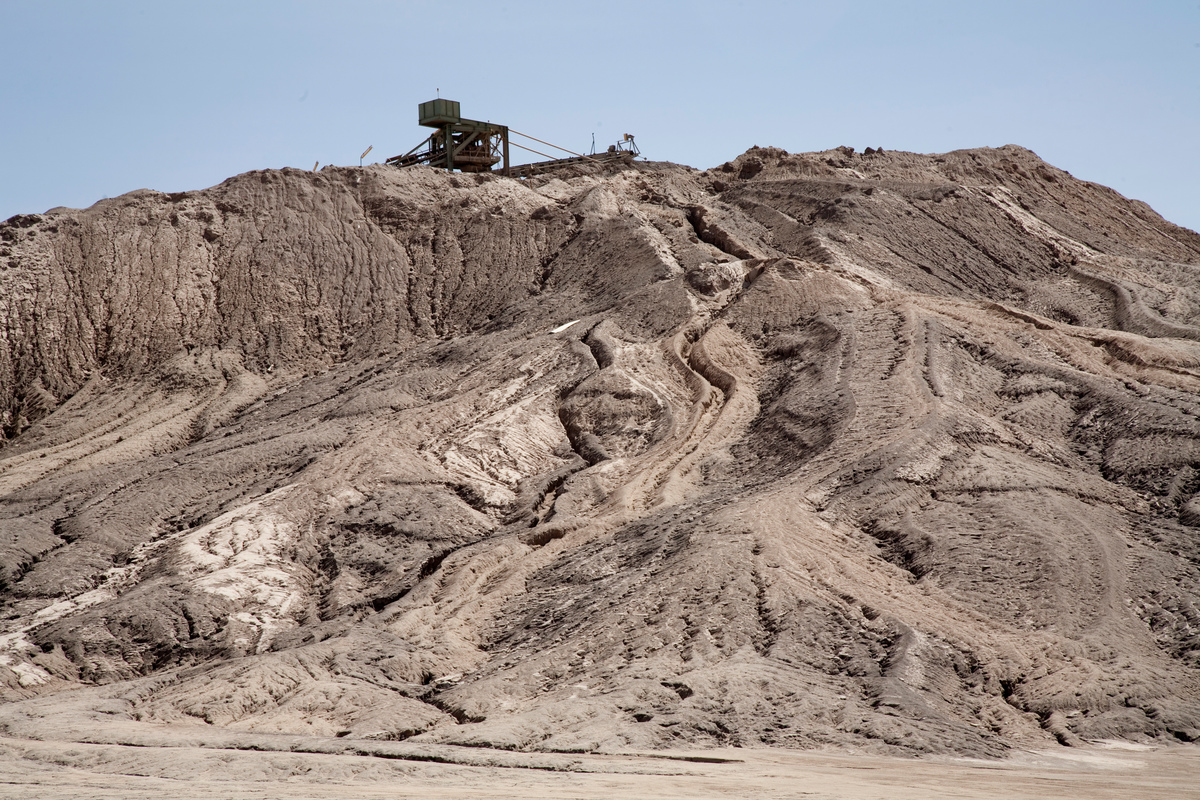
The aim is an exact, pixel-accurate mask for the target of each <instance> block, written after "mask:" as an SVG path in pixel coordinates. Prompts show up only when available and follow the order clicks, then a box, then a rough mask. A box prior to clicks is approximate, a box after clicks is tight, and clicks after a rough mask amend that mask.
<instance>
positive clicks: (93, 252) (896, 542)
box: [0, 147, 1200, 754]
mask: <svg viewBox="0 0 1200 800" xmlns="http://www.w3.org/2000/svg"><path fill="white" fill-rule="evenodd" d="M0 233H2V235H3V238H4V252H3V253H2V254H0V257H2V258H5V259H7V262H6V263H7V264H8V268H7V269H5V270H3V271H0V322H2V323H3V324H2V325H0V329H2V330H3V331H4V338H3V340H2V342H0V344H2V345H3V346H2V347H0V409H2V411H0V413H3V415H4V426H5V433H6V435H7V436H9V437H10V440H9V441H8V442H7V444H6V445H5V446H4V449H3V450H0V530H2V531H3V536H0V558H2V562H3V567H4V576H5V584H4V587H5V588H4V591H5V600H6V606H5V611H6V614H5V616H6V619H5V622H4V624H5V626H6V633H5V635H4V638H3V639H0V648H2V654H0V659H2V660H3V662H4V664H3V667H2V668H0V681H3V684H4V686H5V689H4V690H3V691H4V692H5V697H6V699H7V700H8V701H9V702H8V704H7V705H4V706H0V722H3V724H5V725H6V726H7V728H8V730H9V731H10V732H12V733H14V734H17V735H48V736H71V735H74V736H77V737H92V738H96V737H100V738H103V737H106V736H107V737H115V736H122V737H129V736H131V735H133V734H131V731H133V730H153V731H158V734H156V735H160V736H167V735H168V733H167V732H168V731H171V730H176V731H182V732H184V733H183V734H181V735H189V734H187V733H186V732H187V731H189V730H197V729H209V730H215V729H216V728H221V729H231V730H236V731H246V732H258V733H260V734H263V735H266V734H269V733H289V734H296V733H312V734H317V735H331V734H334V733H339V734H342V733H345V735H350V736H354V737H375V738H383V739H400V738H413V737H419V739H418V740H419V741H423V740H433V741H445V742H458V743H465V744H491V745H499V746H503V747H515V748H548V749H580V748H583V749H612V748H620V747H625V746H629V745H631V744H632V745H636V746H664V745H670V744H673V743H700V744H704V743H711V744H751V743H755V742H764V743H768V744H782V745H792V746H811V745H816V744H839V745H853V746H878V747H882V748H899V749H901V750H905V751H909V752H924V751H935V752H940V751H957V752H965V753H976V754H997V753H1000V752H1002V751H1003V750H1004V748H1005V747H1007V746H1010V745H1012V744H1014V743H1018V742H1029V741H1035V740H1039V739H1043V738H1045V739H1050V737H1054V738H1057V739H1058V740H1059V741H1061V742H1063V743H1073V742H1076V741H1078V740H1080V739H1101V738H1108V737H1113V736H1124V737H1132V738H1143V737H1168V738H1170V737H1174V738H1181V739H1195V738H1197V737H1200V682H1198V677H1200V675H1198V672H1197V670H1198V668H1200V643H1198V641H1197V633H1196V631H1197V630H1198V628H1200V614H1198V613H1197V609H1196V603H1197V598H1198V597H1200V571H1198V565H1200V546H1198V545H1197V543H1196V542H1197V537H1196V528H1195V527H1194V526H1195V525H1197V524H1200V510H1198V508H1200V506H1198V505H1197V504H1200V499H1196V495H1197V492H1200V475H1198V473H1197V468H1198V467H1197V465H1198V464H1200V421H1198V415H1200V401H1198V400H1197V398H1198V397H1200V394H1198V389H1200V343H1198V342H1197V334H1198V331H1200V327H1198V326H1200V280H1198V279H1197V270H1198V269H1200V267H1198V266H1197V264H1198V263H1200V237H1198V236H1197V235H1196V234H1194V233H1192V232H1190V231H1186V230H1184V229H1180V228H1177V227H1175V226H1172V225H1170V224H1169V223H1167V222H1165V221H1164V220H1162V219H1161V218H1159V217H1157V216H1156V215H1154V214H1153V212H1151V211H1150V210H1149V209H1148V208H1146V207H1145V206H1143V205H1140V204H1137V203H1134V202H1131V201H1128V200H1125V199H1124V198H1121V197H1120V196H1119V195H1116V194H1115V193H1113V192H1111V191H1110V190H1107V189H1104V188H1103V187H1097V186H1094V185H1092V184H1086V183H1082V182H1080V181H1077V180H1075V179H1073V178H1071V177H1070V176H1069V175H1067V174H1066V173H1063V172H1061V171H1059V170H1055V169H1054V168H1053V167H1050V166H1048V165H1046V164H1044V163H1042V162H1041V161H1040V160H1038V159H1037V158H1036V157H1035V156H1034V155H1033V154H1032V153H1029V152H1028V151H1025V150H1021V149H1020V148H1015V147H1006V148H1000V149H998V150H978V151H963V152H958V153H949V154H945V155H943V156H918V155H914V154H905V153H874V152H872V153H869V154H866V155H858V154H855V153H853V152H852V151H849V149H848V148H844V149H840V150H836V151H829V152H827V153H820V154H808V155H789V154H787V153H784V152H783V151H779V150H774V149H766V150H764V149H758V148H756V149H753V150H751V151H749V152H748V153H746V154H745V155H743V156H741V157H739V158H738V159H737V160H735V161H734V162H731V163H730V164H727V165H723V166H722V167H720V168H717V169H715V170H711V171H708V172H704V173H700V172H696V171H694V170H690V169H687V168H684V167H678V166H674V165H666V164H643V165H638V166H637V167H636V168H635V169H628V170H624V171H615V172H609V173H602V172H587V171H581V172H580V173H578V174H575V175H571V176H566V177H559V178H556V179H547V178H541V179H535V180H532V181H528V182H518V181H514V180H509V179H503V178H499V177H492V176H481V177H477V178H476V177H469V176H449V175H444V174H440V173H436V172H433V171H431V170H425V169H413V170H407V171H392V170H389V169H386V168H368V169H365V170H360V169H340V170H338V169H326V170H323V171H322V172H320V173H316V174H311V173H304V172H299V171H290V170H285V171H283V172H263V173H250V174H247V175H243V176H239V177H237V178H234V179H231V180H230V181H227V182H226V183H225V184H222V185H221V186H218V187H214V188H213V189H209V190H205V191H203V192H194V193H187V194H183V195H173V196H167V195H161V194H157V193H152V192H141V193H135V194H133V195H128V196H125V197H123V198H118V199H116V200H112V201H105V202H104V203H101V204H98V205H97V206H95V207H93V208H92V209H88V210H86V211H70V210H65V209H59V210H55V211H53V212H50V213H48V214H47V215H41V216H39V215H31V216H28V217H22V218H14V220H10V221H9V222H7V223H5V225H4V228H3V231H2V232H0ZM81 685H82V686H83V688H77V687H80V686H81ZM64 692H69V693H66V694H64ZM97 720H101V721H103V722H98V721H97ZM139 721H140V722H139ZM147 722H149V723H171V724H172V725H174V726H177V727H174V728H171V727H168V728H162V727H152V728H146V727H145V726H144V725H143V726H141V727H139V725H140V724H141V723H147ZM196 726H199V728H196ZM72 731H74V733H72ZM106 731H107V733H106ZM347 732H348V733H347ZM138 735H144V734H138ZM122 740H124V739H122Z"/></svg>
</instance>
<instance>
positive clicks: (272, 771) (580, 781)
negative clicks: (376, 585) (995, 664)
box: [0, 739, 1200, 800]
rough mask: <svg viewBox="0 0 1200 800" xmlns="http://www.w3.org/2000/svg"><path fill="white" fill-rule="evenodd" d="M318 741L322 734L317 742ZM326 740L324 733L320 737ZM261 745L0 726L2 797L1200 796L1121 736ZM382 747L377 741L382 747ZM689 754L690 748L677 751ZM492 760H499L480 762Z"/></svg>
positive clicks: (1184, 769)
mask: <svg viewBox="0 0 1200 800" xmlns="http://www.w3.org/2000/svg"><path fill="white" fill-rule="evenodd" d="M325 744H326V746H329V745H330V744H331V743H325ZM332 749H333V750H336V749H337V748H336V747H332ZM355 749H356V748H354V747H350V748H347V750H348V751H349V752H345V753H341V754H337V755H334V754H314V753H292V752H280V753H262V752H249V751H230V750H217V751H214V750H209V749H200V748H195V747H182V748H173V749H170V750H164V749H160V748H136V749H131V748H127V747H121V746H119V745H80V744H67V743H61V742H29V741H23V740H5V739H0V773H2V774H3V776H4V777H3V779H0V797H2V798H39V800H59V798H61V799H62V800H92V799H95V800H110V799H111V800H141V799H142V798H145V799H146V800H152V799H153V800H157V798H161V797H164V796H166V797H173V798H180V800H190V798H241V799H244V800H254V799H255V798H262V799H263V800H268V799H270V800H276V799H278V800H289V799H291V798H328V799H329V800H336V799H337V798H347V800H349V799H350V798H354V800H360V799H361V800H367V799H368V798H380V800H383V798H430V799H431V800H434V799H435V798H436V799H444V800H451V798H455V799H456V798H464V800H466V799H467V798H470V799H471V800H493V799H494V800H502V799H503V800H508V799H509V798H513V799H514V800H515V799H516V798H521V799H522V800H525V799H526V798H528V799H529V800H532V799H533V798H547V800H567V799H568V798H578V799H579V800H593V799H594V800H609V798H614V797H620V798H624V800H643V798H644V799H645V800H673V799H674V798H678V799H679V800H705V798H755V800H758V799H759V798H762V800H792V799H793V798H797V799H798V798H812V800H823V799H824V798H828V799H829V800H834V799H835V798H836V800H907V799H908V798H911V799H912V800H936V799H937V798H989V800H990V798H1006V800H1052V798H1079V797H1086V798H1092V799H1093V800H1109V799H1110V798H1111V800H1130V799H1131V798H1137V800H1184V799H1185V798H1195V797H1200V788H1198V787H1197V784H1196V776H1197V775H1198V774H1200V753H1197V752H1196V751H1195V750H1194V749H1193V748H1181V747H1173V748H1166V749H1159V750H1154V749H1151V748H1136V747H1133V748H1131V747H1129V746H1128V745H1124V746H1116V747H1109V748H1100V749H1087V750H1070V751H1067V750H1063V749H1061V748H1060V749H1059V750H1057V751H1056V752H1051V751H1023V752H1019V753H1016V754H1014V755H1012V756H1011V757H1010V758H1008V759H1006V760H1004V761H999V762H997V761H979V760H971V759H962V758H950V757H940V758H925V759H920V760H916V759H902V758H894V757H886V756H866V755H847V754H840V753H824V752H821V753H816V752H796V751H786V750H742V749H721V750H705V751H693V752H684V751H663V752H660V753H654V754H642V755H637V754H628V755H620V756H617V755H609V756H602V755H574V756H569V757H559V758H550V757H546V756H526V755H520V756H514V755H511V754H508V753H497V754H489V753H486V752H468V753H462V752H459V753H455V752H454V751H455V750H456V748H452V747H445V746H443V747H441V748H432V750H434V751H436V752H437V754H438V756H440V757H442V758H446V759H447V760H450V761H453V760H455V759H456V758H464V760H470V761H473V762H474V763H475V764H478V766H465V765H461V764H444V763H429V762H424V763H423V762H418V761H403V760H397V759H396V758H395V756H394V755H392V756H388V755H385V756H383V757H382V758H381V757H380V756H379V755H364V754H355V753H354V752H353V751H354V750H355ZM380 752H385V751H380ZM688 759H697V760H694V761H693V760H688ZM488 762H493V763H495V762H500V763H502V764H503V766H499V765H497V766H485V765H486V764H487V763H488Z"/></svg>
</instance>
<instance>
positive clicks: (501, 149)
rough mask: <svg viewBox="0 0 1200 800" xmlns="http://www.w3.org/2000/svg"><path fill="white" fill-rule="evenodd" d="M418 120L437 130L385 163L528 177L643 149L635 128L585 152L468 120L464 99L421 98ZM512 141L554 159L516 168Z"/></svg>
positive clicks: (618, 158) (623, 158) (606, 160)
mask: <svg viewBox="0 0 1200 800" xmlns="http://www.w3.org/2000/svg"><path fill="white" fill-rule="evenodd" d="M417 120H418V123H419V124H420V125H423V126H425V127H427V128H433V129H434V131H433V133H431V134H429V136H428V137H426V138H425V140H424V141H422V142H421V143H420V144H418V145H417V146H416V147H414V148H413V149H412V150H409V151H408V152H407V153H405V154H404V155H399V156H392V157H391V158H389V159H387V160H386V161H385V162H384V163H386V164H388V165H390V166H393V167H413V166H417V165H419V164H425V165H427V166H431V167H440V168H442V169H445V170H446V171H448V172H449V171H453V170H456V169H457V170H459V171H461V172H496V171H499V173H500V174H502V175H505V176H510V177H521V178H528V177H530V176H532V175H538V174H540V173H543V172H548V171H551V170H554V169H559V168H561V167H565V166H570V165H574V164H584V163H597V164H603V163H609V162H613V161H626V162H630V161H632V160H633V159H634V158H635V157H637V156H638V155H640V154H641V151H640V150H638V147H637V144H636V143H635V142H634V138H633V135H632V134H629V133H626V134H624V135H623V137H622V138H621V140H620V141H619V142H617V143H616V144H615V145H610V146H609V148H608V150H607V151H606V152H603V153H593V154H591V155H584V154H582V153H576V152H574V151H572V150H567V149H566V148H565V147H559V146H558V145H555V144H551V143H550V142H547V141H544V140H542V139H538V138H536V137H533V136H530V135H528V134H525V133H521V132H520V131H515V130H512V129H510V128H509V127H508V126H507V125H497V124H494V123H492V122H481V121H479V120H474V119H466V118H465V117H463V116H462V110H461V107H460V105H459V103H458V101H456V100H446V99H444V98H440V97H439V98H437V99H436V100H429V101H428V102H425V103H421V104H420V105H419V106H418V107H417ZM511 134H516V135H517V136H522V137H524V138H526V139H532V140H533V141H535V142H540V143H541V144H544V145H548V146H550V147H553V148H555V149H557V150H562V151H563V152H565V153H570V156H569V157H567V158H554V157H552V156H550V155H548V154H546V153H543V152H540V151H538V150H534V149H532V148H530V147H526V146H524V145H521V144H517V143H516V142H510V141H509V137H510V135H511ZM510 144H511V146H512V147H519V148H521V149H522V150H528V151H529V152H531V153H534V154H536V155H539V156H543V157H545V158H547V159H548V160H547V161H536V162H533V163H530V164H522V165H520V166H516V167H513V166H511V165H510V162H509V146H510ZM497 164H499V165H500V169H499V170H496V169H495V167H496V165H497Z"/></svg>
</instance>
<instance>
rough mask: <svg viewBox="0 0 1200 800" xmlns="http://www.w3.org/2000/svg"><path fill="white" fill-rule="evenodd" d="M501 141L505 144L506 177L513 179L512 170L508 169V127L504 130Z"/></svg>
mask: <svg viewBox="0 0 1200 800" xmlns="http://www.w3.org/2000/svg"><path fill="white" fill-rule="evenodd" d="M500 140H501V141H502V142H504V177H506V178H511V177H512V170H510V169H509V168H508V126H507V125H506V126H505V127H504V128H503V133H501V134H500Z"/></svg>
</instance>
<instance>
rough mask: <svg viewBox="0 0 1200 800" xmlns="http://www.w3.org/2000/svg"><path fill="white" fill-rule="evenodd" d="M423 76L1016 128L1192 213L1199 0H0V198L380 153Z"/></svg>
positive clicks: (527, 92) (527, 108)
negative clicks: (367, 151)
mask: <svg viewBox="0 0 1200 800" xmlns="http://www.w3.org/2000/svg"><path fill="white" fill-rule="evenodd" d="M439 90H440V92H441V96H442V97H449V98H451V99H455V100H459V101H460V102H461V103H462V109H463V114H464V115H465V116H468V117H473V118H476V119H490V120H492V121H495V122H500V123H503V124H507V125H509V126H511V127H513V128H516V129H517V130H520V131H524V132H527V133H531V134H533V135H535V136H539V137H540V138H544V139H548V140H550V141H553V142H556V143H559V144H563V145H565V146H567V147H571V148H573V149H583V148H588V147H590V145H591V136H592V134H593V133H595V135H596V141H597V144H598V145H607V144H608V143H610V142H612V141H615V140H616V138H617V137H619V135H620V134H621V133H623V132H626V131H628V132H631V133H634V134H636V135H637V141H638V144H639V145H640V146H641V148H642V150H643V152H644V153H645V154H646V155H647V156H648V157H650V158H652V159H656V160H659V159H660V160H669V161H676V162H680V163H684V164H690V165H692V166H696V167H700V168H704V167H710V166H714V165H716V164H719V163H721V162H723V161H725V160H727V159H730V158H733V157H734V156H736V155H738V154H739V153H741V152H743V151H744V150H745V149H746V148H748V147H750V146H751V145H755V144H758V145H764V146H765V145H775V146H778V147H782V148H784V149H786V150H789V151H792V152H802V151H809V150H822V149H826V148H829V147H836V146H838V145H842V144H846V145H851V146H853V147H856V148H858V149H860V150H861V149H862V148H864V147H866V146H875V147H878V146H882V147H884V148H887V149H897V150H912V151H917V152H927V153H928V152H942V151H946V150H953V149H957V148H964V147H978V146H983V145H992V146H998V145H1003V144H1008V143H1015V144H1020V145H1024V146H1025V147H1029V148H1030V149H1032V150H1034V151H1035V152H1037V153H1038V154H1039V155H1040V156H1041V157H1042V158H1044V159H1046V160H1047V161H1049V162H1051V163H1052V164H1055V165H1057V166H1059V167H1062V168H1063V169H1066V170H1069V171H1070V172H1071V173H1073V174H1074V175H1076V176H1077V177H1080V178H1085V179H1088V180H1093V181H1098V182H1100V183H1104V184H1107V185H1109V186H1112V187H1113V188H1115V189H1117V190H1118V191H1120V192H1121V193H1123V194H1125V195H1128V196H1130V197H1135V198H1138V199H1140V200H1145V201H1146V202H1148V203H1149V204H1150V205H1151V206H1153V207H1154V208H1155V210H1157V211H1158V212H1159V213H1161V214H1163V215H1164V216H1165V217H1167V218H1168V219H1170V220H1172V221H1174V222H1177V223H1179V224H1182V225H1186V226H1188V227H1191V228H1193V229H1200V191H1198V188H1197V187H1200V0H1146V1H1145V2H1133V1H1132V0H1131V1H1130V2H1104V1H1103V0H1101V1H1098V2H1086V3H1085V2H1054V0H1044V2H1024V0H1015V1H1014V0H1005V1H1004V2H1000V1H999V0H997V1H995V2H970V0H960V1H959V2H902V1H901V0H893V2H857V3H838V2H832V1H827V2H815V3H811V2H765V1H762V0H744V1H743V2H738V1H737V0H726V1H725V2H706V1H703V0H697V1H696V2H689V3H684V2H678V3H677V2H653V0H645V1H644V2H625V0H597V1H596V2H590V3H586V4H584V3H570V2H566V3H550V2H526V1H524V0H491V1H490V2H474V0H459V1H458V2H455V1H454V0H449V1H448V2H425V1H424V0H415V1H414V2H370V1H369V0H343V2H340V3H332V2H305V1H303V0H297V2H255V1H254V0H240V2H226V1H225V0H207V1H198V0H193V1H192V2H182V1H181V2H174V1H173V0H160V1H159V2H119V1H117V0H109V2H67V1H66V0H0V164H2V168H0V219H5V218H7V217H8V216H10V215H12V214H16V213H23V212H41V211H45V210H46V209H48V208H50V207H53V206H57V205H66V206H75V207H84V206H88V205H90V204H92V203H94V202H95V201H97V200H99V199H101V198H102V197H106V196H108V197H112V196H116V195H118V194H121V193H123V192H127V191H130V190H132V189H138V188H143V187H149V188H152V189H159V190H162V191H180V190H185V189H198V188H203V187H205V186H210V185H212V184H215V183H219V182H220V181H222V180H224V179H225V178H227V177H229V176H231V175H234V174H237V173H239V172H244V171H246V170H251V169H260V168H264V167H283V166H294V167H304V168H311V167H312V165H313V162H315V161H319V162H321V163H322V164H326V163H333V164H357V163H358V154H359V153H360V152H362V151H363V149H365V148H366V147H367V146H368V145H374V147H375V149H374V151H373V152H372V153H371V155H370V156H369V157H368V159H367V160H368V162H371V161H375V160H382V159H384V158H386V157H388V156H391V155H395V154H397V153H401V152H404V151H406V150H408V149H409V148H410V147H412V146H413V145H415V144H416V143H417V142H419V141H420V140H421V139H422V138H423V133H422V129H421V128H419V127H418V126H417V124H416V106H417V104H418V103H419V102H421V101H423V100H427V99H430V98H433V97H434V96H435V95H436V94H437V92H438V91H439Z"/></svg>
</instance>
